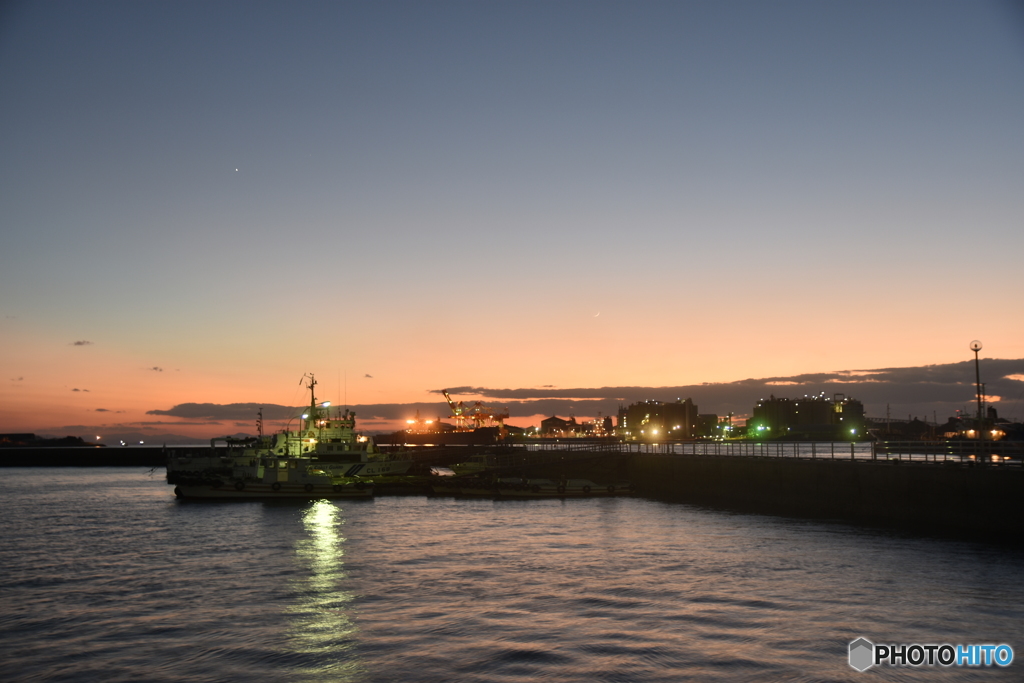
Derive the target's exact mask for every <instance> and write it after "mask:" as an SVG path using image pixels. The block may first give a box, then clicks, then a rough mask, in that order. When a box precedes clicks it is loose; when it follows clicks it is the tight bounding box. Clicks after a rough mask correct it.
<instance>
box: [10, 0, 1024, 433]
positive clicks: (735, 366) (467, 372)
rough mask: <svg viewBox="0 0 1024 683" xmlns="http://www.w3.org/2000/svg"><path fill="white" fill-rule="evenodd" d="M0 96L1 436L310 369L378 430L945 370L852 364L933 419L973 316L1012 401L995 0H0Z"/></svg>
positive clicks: (1021, 115) (1015, 352) (1003, 34)
mask: <svg viewBox="0 0 1024 683" xmlns="http://www.w3.org/2000/svg"><path fill="white" fill-rule="evenodd" d="M0 93H2V95H0V131H2V132H0V349H2V354H0V368H2V374H0V432H22V431H28V432H37V433H41V434H42V433H46V434H54V435H63V434H64V433H71V434H75V435H81V436H89V434H90V433H91V432H95V434H97V435H103V434H111V433H119V434H120V433H141V434H153V435H164V434H183V435H190V436H213V435H219V434H224V433H234V432H236V431H239V430H243V431H244V430H245V427H243V426H240V425H246V424H251V421H252V420H251V419H248V418H243V417H233V418H232V417H225V415H226V414H227V411H224V412H223V414H222V413H219V412H218V408H217V406H226V405H228V404H236V403H257V404H264V403H265V404H274V405H284V406H294V405H299V404H301V403H302V402H303V400H304V397H305V394H304V390H303V388H302V387H301V386H300V382H299V380H300V378H301V377H302V375H303V373H310V372H312V373H316V375H317V378H318V380H319V381H320V387H318V389H319V394H320V397H321V398H324V399H332V400H334V401H341V402H345V403H347V404H349V405H353V406H361V408H360V412H361V413H362V416H363V417H364V418H365V420H366V422H365V423H364V426H366V427H368V428H371V429H373V428H381V429H382V428H386V427H388V426H390V425H392V424H396V423H394V422H393V421H394V420H396V419H398V418H400V417H402V414H408V413H411V412H413V410H414V409H415V408H423V409H424V410H429V409H430V406H436V407H437V408H436V410H437V412H438V413H440V414H441V415H443V399H442V398H441V397H440V396H439V394H438V393H436V392H437V391H439V390H441V389H444V388H456V387H457V388H460V389H462V390H463V391H466V392H467V393H465V394H464V395H460V396H459V398H463V399H465V400H473V399H474V398H475V397H476V396H479V397H483V398H485V400H487V401H488V402H493V403H496V404H498V403H500V404H501V405H510V407H511V408H512V412H513V416H514V418H515V417H516V416H518V417H519V419H512V420H510V422H513V423H518V424H522V425H526V424H530V423H531V420H536V418H537V416H538V415H541V416H543V415H548V414H551V413H553V412H558V413H559V414H561V415H562V416H563V417H564V416H567V415H568V414H569V412H570V410H571V411H572V412H573V413H574V414H575V415H576V416H577V417H592V416H594V415H595V414H596V412H597V411H598V410H601V411H604V414H608V411H609V410H613V409H614V403H615V401H616V400H619V399H623V400H633V399H634V398H635V399H636V400H640V399H641V398H642V397H643V396H645V395H650V396H651V397H652V398H662V396H661V395H657V396H656V395H655V394H658V391H659V390H660V389H659V388H672V389H671V390H665V391H662V392H661V393H662V394H664V393H666V392H670V391H674V390H675V389H676V388H683V389H680V390H690V389H692V390H693V392H694V395H693V399H694V400H695V401H697V402H698V404H699V406H700V409H701V411H702V412H718V413H720V414H724V413H725V412H728V411H729V410H734V409H735V410H736V412H737V413H742V412H743V411H742V407H743V406H744V405H745V406H747V408H746V409H747V410H748V411H749V408H750V407H751V406H752V405H753V402H754V401H756V400H757V399H758V398H759V397H760V396H759V395H758V394H757V392H758V391H760V389H761V388H763V387H764V386H776V385H778V388H779V389H780V391H777V392H776V394H778V395H787V393H786V391H785V389H786V387H787V386H796V387H797V388H799V389H800V393H801V394H802V393H804V391H803V389H804V388H805V387H808V388H811V389H813V388H814V387H815V386H819V385H820V389H821V390H824V391H827V392H828V393H832V392H833V391H834V390H838V391H845V393H846V394H847V395H851V396H854V397H857V396H858V390H860V388H861V387H860V386H859V385H858V384H857V383H856V382H854V383H852V384H851V383H850V382H849V380H850V378H851V377H862V378H863V377H870V375H863V374H854V375H846V376H845V378H846V384H844V386H846V387H847V388H845V389H843V388H840V389H835V388H834V386H831V385H832V384H835V383H834V382H832V381H831V380H834V379H836V377H844V376H843V375H835V374H829V373H842V372H845V371H868V370H879V369H908V368H925V367H927V366H941V367H942V368H945V369H947V370H948V369H949V368H955V369H956V371H955V372H954V373H953V374H952V375H950V377H952V379H948V378H947V379H948V381H947V384H949V385H950V386H959V387H960V388H959V389H957V390H956V391H952V392H951V393H950V394H949V395H948V396H945V395H944V397H943V398H942V400H941V401H939V400H938V399H937V398H936V396H935V395H934V394H933V393H931V392H930V391H929V390H928V389H927V387H925V388H924V389H922V390H920V391H918V393H913V392H911V393H906V392H904V393H902V394H899V396H900V398H899V399H898V400H897V398H891V399H890V398H889V397H888V396H886V395H884V394H880V393H877V392H876V393H871V394H870V397H869V396H868V394H865V398H866V400H865V403H866V405H867V407H868V413H869V414H870V415H877V414H879V413H880V412H881V414H884V411H885V409H886V404H887V403H892V404H893V405H896V406H898V411H899V414H901V415H904V416H905V414H906V413H914V414H920V415H922V416H927V417H928V418H929V419H931V417H932V415H933V413H937V415H938V418H939V419H940V420H941V419H944V418H945V417H947V416H948V414H945V415H944V414H943V412H944V411H947V410H953V409H955V408H956V407H959V406H960V405H961V404H962V403H963V402H964V401H965V400H967V401H969V400H970V398H971V397H972V396H973V393H972V392H973V387H972V386H971V385H970V383H971V382H973V358H974V356H973V353H972V352H971V351H970V349H969V348H968V345H969V344H970V342H971V340H973V339H979V340H982V341H983V342H984V349H983V351H982V353H981V357H982V359H983V361H985V360H987V359H1003V360H1006V361H1012V362H1008V363H1005V364H1003V365H998V364H992V365H990V366H988V367H990V368H991V370H990V374H989V375H988V376H987V377H986V378H983V381H986V382H989V383H991V386H990V388H989V393H990V394H992V395H993V397H994V398H993V401H994V402H997V403H1001V404H1002V408H1001V413H1002V414H1006V415H1009V416H1011V417H1016V419H1024V402H1022V400H1021V395H1020V394H1017V393H1015V392H1018V391H1020V392H1021V394H1024V362H1021V361H1013V359H1024V306H1022V302H1021V295H1022V294H1024V269H1022V262H1024V256H1022V255H1024V10H1022V9H1021V5H1020V4H1019V3H1012V2H1005V3H1000V2H968V1H962V2H943V1H927V2H926V1H909V0H908V1H903V2H889V1H885V2H870V1H856V2H843V1H836V2H728V1H726V2H682V1H673V2H601V1H588V2H568V1H566V2H557V1H554V2H528V1H525V0H515V1H510V2H500V1H499V2H469V1H467V2H424V1H422V0H420V1H415V2H387V1H383V2H360V3H356V2H345V3H341V2H299V3H283V2H282V3H278V2H182V1H175V2H134V1H133V2H78V1H75V2H42V3H40V2H34V3H30V2H13V3H4V4H3V5H0ZM965 361H971V362H970V363H966V364H964V362H965ZM960 364H963V365H960ZM984 367H986V366H985V365H984V363H983V368H984ZM996 368H998V370H997V369H996ZM922 372H925V371H922ZM822 373H824V374H822ZM900 373H903V374H900ZM908 373H909V374H913V373H910V371H909V370H901V371H900V372H898V373H896V374H894V375H893V376H894V377H897V376H898V377H905V376H909V374H908ZM947 374H948V373H947ZM997 375H998V376H997ZM795 376H812V379H810V380H807V382H804V381H803V380H800V381H796V380H789V379H787V378H792V377H795ZM916 376H917V375H915V377H916ZM961 376H962V379H957V378H959V377H961ZM1007 377H1009V378H1010V379H1005V378H1007ZM829 378H831V379H829ZM744 380H759V382H756V383H755V384H756V385H757V387H758V388H757V389H756V390H755V389H754V388H753V387H751V388H750V391H751V392H752V393H751V395H750V400H749V401H745V399H744V398H743V396H740V397H739V398H735V401H734V403H735V408H734V407H732V406H733V403H730V401H727V400H725V399H724V398H722V397H718V396H716V395H714V394H713V393H712V392H710V391H709V392H708V394H707V395H706V396H704V397H702V396H700V395H698V393H699V392H698V389H699V387H701V386H702V385H704V384H705V383H712V384H716V385H718V384H725V385H733V383H737V382H742V381H744ZM789 381H795V382H796V384H795V385H789V384H786V383H787V382H789ZM772 382H775V383H776V384H771V383H772ZM734 386H740V385H734ZM836 386H838V385H836ZM624 387H628V388H630V391H628V392H627V391H625V390H622V389H619V388H624ZM599 389H603V393H601V396H603V397H604V398H603V402H601V403H600V405H597V404H596V403H587V402H586V401H585V399H588V398H592V397H593V396H594V395H595V394H594V393H593V391H596V390H599ZM471 390H472V392H474V393H468V392H470V391H471ZM501 390H504V391H505V393H504V394H503V393H501ZM634 390H635V391H634ZM588 391H590V392H591V393H588ZM794 391H795V389H794ZM865 391H866V389H865ZM630 392H632V393H630ZM645 392H646V393H645ZM957 392H959V393H957ZM965 392H966V393H965ZM898 393H899V392H898V391H897V390H896V389H894V392H893V395H894V396H896V395H897V394H898ZM569 394H573V395H569ZM961 394H963V395H964V396H966V399H964V398H962V397H961ZM684 398H685V396H684ZM571 399H580V400H579V401H576V402H574V403H570V402H569V401H570V400H571ZM523 400H525V401H530V400H542V401H544V402H542V403H536V404H533V403H529V404H524V405H522V406H519V405H517V404H516V403H515V402H516V401H523ZM730 400H732V399H730ZM510 401H511V402H512V403H509V402H510ZM559 401H560V402H559ZM189 403H197V404H213V407H211V408H210V409H209V410H207V411H206V412H207V414H206V415H203V416H195V417H187V416H185V412H187V411H182V410H175V407H176V406H181V405H183V404H189ZM406 404H408V405H406ZM373 406H389V407H388V408H387V409H384V408H379V409H375V408H373ZM253 417H254V416H253ZM534 423H535V422H534ZM249 430H250V431H251V428H250V429H249Z"/></svg>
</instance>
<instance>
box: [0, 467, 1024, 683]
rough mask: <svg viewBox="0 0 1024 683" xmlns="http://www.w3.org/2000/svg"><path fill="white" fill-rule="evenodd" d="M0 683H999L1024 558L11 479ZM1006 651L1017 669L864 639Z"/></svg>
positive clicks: (519, 505) (81, 480)
mask: <svg viewBox="0 0 1024 683" xmlns="http://www.w3.org/2000/svg"><path fill="white" fill-rule="evenodd" d="M0 501H2V504H3V506H4V507H3V511H4V513H5V542H4V543H0V567H3V568H4V572H3V574H0V604H2V605H3V609H2V610H0V661H2V662H3V664H4V668H3V669H2V673H0V677H3V678H4V679H5V680H18V681H21V680H29V681H31V680H41V681H42V680H45V681H95V680H104V681H140V680H145V681H155V682H161V681H167V682H168V683H169V682H171V681H181V680H188V681H235V680H259V681H295V680H300V681H310V682H316V683H320V682H323V681H343V682H348V683H377V682H378V681H379V682H385V681H396V680H401V681H408V682H411V683H426V682H433V681H448V680H457V681H460V683H462V682H464V681H469V682H475V681H479V682H481V683H494V682H498V681H508V682H509V683H525V682H527V681H534V680H537V679H548V680H557V681H560V682H561V681H579V682H581V683H582V682H583V681H586V682H587V683H589V682H590V681H640V680H642V681H645V682H648V681H665V682H666V683H667V682H670V681H671V682H672V683H676V682H677V681H735V680H741V681H774V680H797V681H800V680H804V681H863V680H865V676H868V675H870V676H873V677H875V678H877V679H881V680H929V681H930V680H939V681H960V680H978V681H1003V680H1021V679H1022V676H1021V675H1020V672H1021V670H1022V669H1021V667H1022V666H1024V581H1022V579H1024V570H1022V567H1024V553H1022V552H1021V551H1020V550H1017V549H1006V548H998V547H993V546H988V545H982V544H972V543H966V542H953V541H947V540H940V539H928V538H921V537H915V536H909V535H902V534H896V533H888V532H878V531H872V530H867V529H860V528H856V527H851V526H845V525H838V524H823V523H816V522H811V521H806V520H792V519H785V518H778V517H762V516H757V515H744V514H731V513H727V512H721V511H712V510H703V509H699V508H694V507H690V506H685V505H675V504H667V503H660V502H656V501H651V500H644V499H639V498H637V499H604V500H596V499H595V500H573V501H550V500H537V501H489V500H456V499H452V498H426V497H422V496H416V497H406V498H379V499H376V500H368V501H341V502H337V503H335V502H328V501H318V502H315V503H261V502H232V503H187V502H181V501H176V500H175V499H174V497H173V494H172V492H171V489H170V487H168V486H166V484H164V482H163V478H162V477H161V476H159V475H156V476H149V475H148V474H147V473H146V472H145V471H139V470H132V469H117V468H109V469H97V470H89V469H79V470H76V469H38V470H32V469H24V470H11V469H8V470H0ZM860 636H863V637H866V638H868V639H870V640H873V641H874V642H890V643H899V642H922V643H929V642H954V643H956V642H962V643H1000V642H1007V643H1009V644H1010V645H1012V646H1013V647H1014V650H1015V651H1016V652H1017V653H1018V657H1019V659H1018V661H1016V662H1015V663H1014V664H1013V666H1011V667H1010V669H1007V670H997V669H976V670H970V671H964V670H952V669H946V670H934V669H930V670H924V669H921V670H918V669H891V670H887V669H881V670H879V669H872V670H870V671H869V672H868V673H867V674H858V673H856V672H854V671H853V670H852V669H850V668H849V666H848V665H847V663H846V646H847V643H849V642H850V641H851V640H853V639H855V638H857V637H860Z"/></svg>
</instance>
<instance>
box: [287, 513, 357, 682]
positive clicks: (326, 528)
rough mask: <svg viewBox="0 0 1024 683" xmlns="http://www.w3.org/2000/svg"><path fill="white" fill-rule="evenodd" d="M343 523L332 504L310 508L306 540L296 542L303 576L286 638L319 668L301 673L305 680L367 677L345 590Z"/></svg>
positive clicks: (304, 515)
mask: <svg viewBox="0 0 1024 683" xmlns="http://www.w3.org/2000/svg"><path fill="white" fill-rule="evenodd" d="M344 523H345V522H344V519H343V518H342V515H341V510H339V509H338V507H337V506H336V505H335V504H334V503H333V502H331V501H328V500H319V501H316V502H313V503H310V504H309V506H308V507H307V508H306V510H305V511H304V512H303V513H302V526H303V529H304V530H305V536H304V537H301V538H299V539H298V540H296V542H295V555H296V557H297V559H298V560H299V563H300V565H301V566H302V568H303V570H304V574H305V576H303V577H301V578H298V579H295V580H293V584H292V591H293V592H294V593H295V603H294V604H293V605H291V606H290V607H289V608H288V616H289V628H288V636H289V642H290V643H291V646H292V647H293V648H294V650H295V652H297V653H300V654H302V655H305V656H306V657H304V658H303V659H306V658H309V659H310V660H312V661H315V662H316V664H315V665H314V666H311V667H304V670H303V671H301V672H300V675H301V676H302V677H303V678H305V679H307V680H324V679H330V680H333V681H356V680H359V677H360V675H362V673H363V671H362V668H361V667H360V666H359V664H358V662H357V661H356V660H354V659H353V655H352V649H353V644H354V642H355V637H356V631H357V628H356V625H355V624H354V623H353V621H352V619H351V617H350V616H349V610H350V609H351V603H352V599H353V597H352V593H351V592H349V591H347V590H345V589H344V580H345V562H344V556H345V548H344V542H345V538H344V537H343V536H342V535H341V526H342V525H343V524H344Z"/></svg>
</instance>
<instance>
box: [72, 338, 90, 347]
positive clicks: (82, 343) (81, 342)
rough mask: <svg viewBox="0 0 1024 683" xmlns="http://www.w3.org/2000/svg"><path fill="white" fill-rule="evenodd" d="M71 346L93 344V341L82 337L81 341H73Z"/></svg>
mask: <svg viewBox="0 0 1024 683" xmlns="http://www.w3.org/2000/svg"><path fill="white" fill-rule="evenodd" d="M71 346H92V342H91V341H86V340H84V339H82V340H80V341H76V342H71Z"/></svg>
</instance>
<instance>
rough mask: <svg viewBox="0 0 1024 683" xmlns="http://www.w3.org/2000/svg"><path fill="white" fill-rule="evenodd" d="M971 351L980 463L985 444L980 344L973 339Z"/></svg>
mask: <svg viewBox="0 0 1024 683" xmlns="http://www.w3.org/2000/svg"><path fill="white" fill-rule="evenodd" d="M971 351H974V383H975V386H976V388H977V395H978V462H981V461H982V458H983V456H984V449H983V448H982V444H983V443H984V442H985V429H984V427H983V426H982V421H981V420H982V414H981V369H980V367H979V365H978V351H981V342H980V341H978V340H977V339H975V340H974V341H972V342H971Z"/></svg>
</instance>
